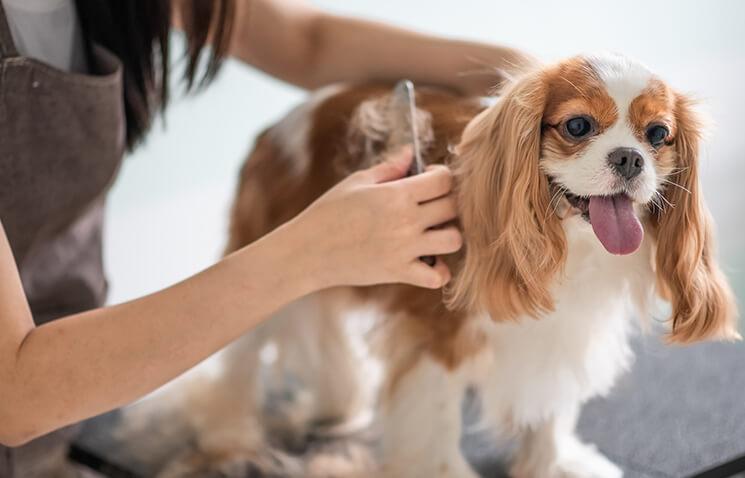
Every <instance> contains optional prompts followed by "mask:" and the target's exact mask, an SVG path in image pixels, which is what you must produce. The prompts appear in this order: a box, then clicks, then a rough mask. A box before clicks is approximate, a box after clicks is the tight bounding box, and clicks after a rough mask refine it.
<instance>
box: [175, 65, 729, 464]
mask: <svg viewBox="0 0 745 478" xmlns="http://www.w3.org/2000/svg"><path fill="white" fill-rule="evenodd" d="M391 90H392V89H391V88H390V87H386V86H379V85H342V86H333V87H327V88H325V89H322V90H319V91H318V92H316V93H314V94H312V95H311V97H310V99H309V100H308V101H307V102H305V103H304V104H302V105H300V106H299V107H297V108H296V109H295V110H293V111H292V112H290V113H289V115H288V116H287V117H285V118H284V119H282V120H281V121H280V122H279V123H278V124H276V125H275V126H273V127H271V128H269V129H268V130H266V131H265V132H264V133H263V134H261V136H260V137H259V138H258V140H257V142H256V144H255V148H254V150H253V152H252V153H251V154H250V156H249V158H248V160H247V162H246V164H245V166H244V168H243V171H242V174H241V178H240V186H239V191H238V195H237V198H236V201H235V204H234V208H233V216H232V225H231V229H230V244H229V247H228V250H229V251H231V250H234V249H237V248H239V247H241V246H243V245H245V244H248V243H250V242H252V241H255V240H256V239H258V238H259V237H261V236H262V235H264V234H266V233H267V232H269V231H270V230H272V229H273V228H275V227H277V226H278V225H280V224H282V223H283V222H285V221H287V220H289V219H290V218H292V217H293V216H295V215H296V214H298V213H299V212H300V211H302V210H303V209H304V208H305V207H306V206H308V205H309V204H310V203H311V202H312V201H313V200H314V199H316V198H317V197H318V196H319V195H321V194H322V193H323V192H324V191H326V190H327V189H329V188H330V187H331V186H333V185H334V184H335V183H337V182H338V181H339V180H340V179H342V178H343V177H344V176H345V175H346V174H349V173H350V172H351V171H353V170H356V169H360V168H363V167H367V166H370V165H371V164H373V163H375V162H376V161H380V160H381V158H383V157H384V156H385V154H384V153H385V152H386V151H387V150H388V149H389V148H388V146H389V144H388V142H389V139H390V136H391V131H390V130H389V128H388V124H387V122H386V121H385V116H384V114H385V109H386V105H387V103H388V101H389V100H390V97H391ZM417 106H418V109H417V112H416V121H417V122H418V123H419V126H420V127H419V128H418V129H419V132H420V135H421V137H420V141H421V143H422V145H424V153H425V154H424V157H425V160H426V161H427V162H428V163H444V164H447V165H448V166H449V167H450V168H451V169H452V170H453V171H454V179H455V192H456V194H457V198H458V207H459V219H458V226H459V227H460V228H461V229H462V231H463V237H464V247H463V249H462V250H461V251H460V252H459V253H457V254H453V255H451V256H448V257H444V260H445V261H446V262H447V263H448V265H449V266H450V268H451V270H452V271H453V279H452V280H451V282H450V283H449V284H448V286H447V287H446V288H445V289H444V290H442V291H440V290H426V289H420V288H416V287H412V286H407V285H385V286H375V287H366V288H338V289H331V290H326V291H321V292H318V293H316V294H312V295H310V296H307V297H304V298H302V299H300V300H298V301H297V302H295V303H293V304H290V305H289V306H287V307H286V308H285V309H283V310H281V311H280V312H278V313H277V314H276V317H274V318H273V319H272V320H269V321H267V322H266V323H265V324H263V325H261V326H260V327H259V328H258V329H256V330H254V331H252V332H250V333H249V334H247V335H246V336H245V337H243V338H242V339H241V340H239V341H238V342H237V343H235V344H234V345H232V346H231V347H230V348H229V349H228V350H227V351H226V353H225V357H224V359H225V367H226V368H225V370H224V372H223V375H222V378H221V379H220V383H221V384H222V385H221V386H209V387H206V388H203V389H202V391H201V398H200V399H199V400H196V401H194V402H193V403H194V404H196V405H194V406H193V407H192V408H191V409H190V410H189V414H191V415H192V416H193V417H199V418H198V419H197V420H196V421H197V422H199V423H200V424H201V425H200V426H199V434H200V443H201V445H200V446H202V448H203V450H204V451H206V452H208V453H209V454H211V456H213V457H222V458H225V457H229V456H231V454H232V455H236V456H238V455H243V456H247V457H250V456H252V452H251V450H250V449H251V448H252V447H256V446H260V444H261V443H262V442H264V441H265V440H271V439H272V437H273V436H277V435H282V436H285V437H287V436H292V435H293V434H295V436H303V434H304V433H306V432H307V430H308V427H309V426H312V425H314V424H318V423H325V424H329V423H337V424H339V423H350V422H351V423H353V422H354V420H355V419H356V417H359V416H360V414H361V413H363V412H364V411H365V410H369V409H373V410H374V414H373V416H374V417H375V422H376V424H377V428H376V429H377V430H378V431H379V433H380V435H379V438H380V440H379V443H380V445H379V450H378V453H377V460H376V464H375V466H374V467H373V468H372V469H371V471H370V472H369V473H368V474H365V473H357V474H354V473H352V475H345V474H344V473H343V472H338V473H337V472H335V471H332V470H331V469H330V468H326V469H325V470H323V469H322V470H319V471H317V472H310V471H307V470H306V471H305V473H307V474H306V475H305V476H360V475H365V476H384V477H397V478H416V477H427V478H429V477H454V478H468V477H476V476H478V475H477V474H476V472H475V471H474V470H473V469H472V468H471V466H470V465H469V463H468V462H467V460H466V459H465V458H464V455H463V454H462V452H461V448H460V439H461V433H462V423H461V406H462V403H463V399H464V393H465V391H466V390H467V389H468V388H469V387H473V388H475V390H477V392H478V396H479V398H480V403H481V408H482V413H481V421H482V422H483V423H484V425H485V426H487V427H489V429H491V430H494V432H495V433H496V434H498V435H499V436H503V437H510V438H511V439H512V440H513V441H514V442H515V443H517V444H518V446H517V450H516V452H515V455H514V458H513V461H512V464H511V467H510V472H511V475H512V476H513V477H515V478H520V477H525V478H528V477H536V478H552V477H557V478H558V477H582V478H589V477H598V478H599V477H603V478H606V477H608V478H610V477H620V476H621V475H622V472H621V470H620V469H619V468H618V467H616V466H615V465H614V464H613V463H611V462H610V461H609V460H608V459H606V458H605V457H604V456H603V455H602V454H601V453H599V452H598V451H597V450H596V449H595V448H594V447H593V446H592V445H588V444H584V443H582V442H581V441H580V439H579V438H578V437H577V435H576V433H575V430H574V429H575V423H576V421H577V417H578V414H579V412H580V408H581V406H582V404H583V403H585V402H586V401H587V400H589V399H591V398H593V397H597V396H602V395H605V394H607V393H608V392H609V391H610V390H611V388H612V386H613V383H614V382H615V381H616V379H617V378H618V377H619V375H620V374H622V373H623V372H624V371H626V370H627V369H628V368H629V366H630V364H631V361H632V352H631V349H630V347H629V335H630V333H631V332H632V331H633V329H634V324H635V320H634V318H635V317H645V316H647V315H648V314H649V309H650V307H651V305H652V303H653V301H654V298H655V296H657V297H660V298H662V299H664V300H666V301H668V302H669V304H670V311H669V333H668V334H667V336H666V340H667V341H669V342H670V343H678V344H689V343H692V342H695V341H699V340H704V339H709V338H723V339H734V338H737V337H738V335H737V332H736V328H735V319H736V315H737V311H736V306H735V302H734V299H733V295H732V292H731V290H730V287H729V285H728V284H727V281H726V279H725V276H724V275H723V274H722V272H721V270H720V268H719V265H718V264H717V258H716V255H715V250H714V239H713V234H712V219H711V217H710V215H709V212H708V211H707V208H706V206H705V204H704V199H703V197H702V194H701V190H700V187H699V183H698V170H699V161H698V149H699V142H700V140H701V137H702V128H703V125H702V120H701V118H700V117H699V115H698V114H697V112H696V109H695V104H694V102H693V101H692V100H691V99H690V98H688V97H686V96H684V95H682V94H680V93H678V92H677V91H675V90H673V89H672V88H670V87H669V86H667V85H666V84H665V83H664V82H663V81H662V80H661V79H660V78H659V77H657V76H655V75H654V74H652V73H650V71H649V70H648V69H647V68H645V67H644V66H642V65H641V64H639V63H638V62H636V61H634V60H631V59H629V58H626V57H624V56H620V55H612V54H600V55H585V56H578V57H575V58H571V59H568V60H565V61H561V62H558V63H555V64H550V65H543V66H541V67H539V68H535V69H533V70H531V71H526V72H524V73H523V74H521V75H520V76H519V77H516V78H515V79H514V80H513V81H511V82H510V84H509V85H507V86H506V87H505V88H503V90H502V92H501V94H500V95H499V97H498V98H495V99H493V100H492V101H491V102H485V100H484V99H483V98H472V97H463V96H458V95H456V94H453V93H451V92H447V91H443V90H438V89H435V88H427V87H424V86H421V85H420V86H418V91H417ZM308 253H309V254H312V253H313V251H312V245H309V247H308ZM362 306H364V307H367V310H371V311H373V313H374V315H375V320H376V322H375V325H374V326H373V327H372V329H371V330H370V332H369V333H368V334H366V335H365V339H366V343H369V344H371V345H370V349H371V350H372V351H374V352H375V354H374V355H376V356H377V357H378V358H379V360H380V363H381V364H382V367H381V369H382V373H381V376H382V382H381V383H380V386H379V387H378V388H377V389H376V391H375V395H374V397H375V398H374V399H370V393H369V390H368V388H369V387H367V385H368V384H369V382H371V381H372V379H371V378H370V377H371V375H370V374H369V372H367V371H366V369H365V368H364V367H361V365H360V361H359V357H358V355H359V354H358V353H357V349H356V348H355V347H354V341H355V340H357V339H359V337H357V339H355V337H354V334H353V333H350V331H349V330H348V327H347V324H348V321H347V318H346V315H347V313H346V312H348V311H349V310H352V309H354V308H357V307H362ZM266 344H270V347H269V346H267V345H266ZM260 355H264V356H266V355H269V356H271V357H270V359H271V360H269V362H271V366H268V367H267V366H262V365H261V364H262V363H263V362H262V360H261V357H260ZM264 358H265V359H266V357H264ZM264 362H266V360H265V361H264ZM267 369H268V370H269V372H267ZM288 377H289V378H291V380H289V381H290V382H294V383H295V384H296V385H297V384H299V385H297V387H296V388H297V390H300V391H298V392H297V393H285V394H282V393H276V392H277V390H282V389H283V387H285V388H286V387H288V385H287V382H288ZM288 397H289V398H288ZM283 400H289V401H292V402H294V403H295V405H298V404H302V406H299V407H297V410H300V411H299V412H296V413H294V414H292V413H290V414H286V413H281V412H278V410H279V409H281V403H282V401H283ZM371 404H372V405H371ZM257 424H258V426H259V428H260V429H261V431H260V432H257V431H256V425H257ZM252 428H253V430H251V429H252ZM298 430H300V431H298ZM327 464H328V463H327Z"/></svg>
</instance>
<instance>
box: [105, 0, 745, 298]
mask: <svg viewBox="0 0 745 478" xmlns="http://www.w3.org/2000/svg"><path fill="white" fill-rule="evenodd" d="M314 3H315V4H317V5H318V6H320V7H323V8H325V9H328V10H329V11H333V12H336V13H344V14H350V15H357V16H362V17H366V18H371V19H377V20H382V21H388V22H392V23H395V24H397V25H401V26H405V27H409V28H412V29H417V30H421V31H424V32H428V33H434V34H438V35H445V36H449V37H457V38H465V39H473V40H480V41H486V42H496V43H505V44H510V45H514V46H517V47H520V48H524V49H527V50H529V51H531V52H533V53H535V54H537V55H538V56H540V57H542V58H544V59H547V60H553V59H559V58H562V57H567V56H572V55H575V54H577V53H581V52H591V51H596V50H601V49H605V50H612V51H617V52H621V53H625V54H628V55H631V56H633V57H635V58H637V59H639V60H641V61H643V62H644V63H646V64H647V65H648V66H649V67H650V68H651V69H652V70H653V71H654V72H656V73H658V74H659V75H660V76H661V77H662V78H663V79H665V80H666V81H667V82H668V83H669V84H670V85H672V86H673V87H675V88H677V89H679V90H681V91H686V92H692V93H694V94H696V95H697V96H698V97H700V98H701V99H702V100H703V101H704V104H705V105H706V108H707V110H708V111H709V112H710V114H711V117H712V118H713V120H714V129H713V134H712V136H711V140H710V141H709V143H708V144H707V146H706V147H705V148H704V150H703V162H704V166H703V172H702V177H703V183H704V188H705V194H706V198H707V200H708V203H709V205H710V207H711V209H712V210H713V212H714V215H715V217H716V220H717V222H718V224H719V229H720V234H719V238H720V244H721V250H722V255H723V257H724V262H725V267H726V269H727V273H728V275H729V277H730V278H731V279H732V281H733V284H734V285H735V288H736V290H737V292H738V295H739V297H740V302H741V303H742V302H743V299H745V270H744V269H745V213H744V212H743V207H745V205H743V200H745V185H743V179H744V178H743V176H744V175H745V157H744V156H745V154H744V153H745V132H743V128H742V119H741V118H742V117H743V115H744V114H745V2H743V1H739V0H728V1H724V0H719V1H708V2H701V1H696V0H686V1H680V0H677V1H669V0H665V1H662V0H657V1H646V0H634V1H613V2H609V1H606V2H602V1H591V0H574V1H567V2H554V1H552V2H549V1H531V0H523V1H519V2H504V1H495V0H491V1H486V0H482V1H479V0H459V1H455V0H450V1H435V0H431V1H425V0H411V1H402V0H376V1H375V2H371V1H360V0H322V1H316V2H314ZM287 34H288V35H291V34H292V32H287ZM181 45H182V43H181V39H180V38H179V37H177V36H175V37H174V46H175V47H176V50H178V47H180V46H181ZM431 61H437V58H436V57H434V58H432V59H431ZM303 96H304V93H303V92H302V91H301V90H299V89H296V88H294V87H291V86H288V85H286V84H283V83H280V82H279V81H277V80H274V79H272V78H270V77H268V76H266V75H264V74H262V73H260V72H257V71H255V70H252V69H251V68H249V67H246V66H245V65H243V64H240V63H238V62H235V61H229V62H228V63H227V64H226V67H225V68H224V70H223V71H222V73H221V74H220V76H219V78H218V80H217V81H216V82H215V83H214V84H213V85H212V86H211V87H210V88H209V89H208V90H206V91H205V92H203V93H202V94H200V95H198V96H194V97H189V98H186V99H178V100H175V101H174V102H173V104H172V105H171V107H170V109H169V111H168V114H167V116H166V122H165V123H166V127H165V128H163V127H162V125H161V124H159V125H158V127H156V128H155V130H154V131H153V132H152V133H151V135H150V136H149V138H148V140H147V142H146V144H144V145H143V146H142V147H140V148H139V149H138V150H137V151H136V153H135V154H133V155H131V156H130V157H128V158H127V160H126V161H125V164H124V167H123V169H122V172H121V175H120V177H119V179H118V181H117V183H116V185H115V187H114V190H113V191H112V194H111V197H110V200H109V203H108V219H107V221H108V222H107V225H106V231H105V234H106V236H105V241H106V243H105V246H106V249H105V251H106V252H105V254H106V256H105V260H106V265H107V267H108V272H109V277H110V282H111V294H110V296H109V301H110V302H112V303H116V302H120V301H123V300H127V299H131V298H135V297H138V296H140V295H143V294H146V293H149V292H153V291H155V290H157V289H159V288H162V287H165V286H168V285H170V284H173V283H175V282H177V281H179V280H181V279H183V278H185V277H187V276H188V275H190V274H192V273H195V272H197V271H199V270H200V269H202V268H204V267H206V266H208V265H210V264H211V263H213V262H214V261H215V260H216V259H217V258H218V257H219V255H220V252H221V249H222V247H223V245H224V243H225V240H226V230H227V217H228V210H229V204H230V201H231V198H232V195H233V193H234V189H235V181H236V178H237V172H238V169H239V167H240V165H241V163H242V161H243V159H244V157H245V155H246V153H247V151H248V150H249V148H250V145H251V143H252V141H253V138H254V137H255V136H256V134H257V133H258V132H259V131H260V130H261V129H262V128H264V127H266V126H268V125H269V124H271V123H272V121H274V120H275V119H277V118H280V117H281V116H282V115H283V114H284V113H286V111H287V110H288V109H289V108H290V107H292V106H293V105H294V104H296V103H297V102H299V101H300V100H301V99H302V98H303ZM310 252H311V253H312V251H310Z"/></svg>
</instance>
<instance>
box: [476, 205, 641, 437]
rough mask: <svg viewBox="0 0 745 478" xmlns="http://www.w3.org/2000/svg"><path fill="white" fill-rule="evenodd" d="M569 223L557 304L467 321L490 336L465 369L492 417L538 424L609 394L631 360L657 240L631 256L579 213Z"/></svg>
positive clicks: (556, 290) (510, 423)
mask: <svg viewBox="0 0 745 478" xmlns="http://www.w3.org/2000/svg"><path fill="white" fill-rule="evenodd" d="M564 227H565V231H566V233H567V239H568V244H569V251H568V252H569V253H568V258H567V263H566V268H565V274H564V275H563V277H562V278H561V279H557V280H556V281H555V283H554V294H553V295H554V298H555V299H556V308H555V310H554V311H553V312H551V313H549V314H546V315H545V316H543V317H541V318H539V319H533V318H527V317H526V318H523V319H521V320H519V321H517V322H508V323H495V322H493V321H492V320H491V319H490V318H489V317H488V316H483V317H479V318H477V319H476V320H473V321H471V323H470V324H469V326H468V327H472V328H473V329H474V332H476V333H485V334H486V336H487V337H488V340H487V346H486V347H485V350H484V351H483V353H481V354H479V355H478V356H476V357H474V359H472V360H471V361H470V364H469V366H467V367H466V370H465V371H464V373H465V374H466V376H465V377H464V378H466V379H467V380H470V381H471V382H473V383H475V384H476V385H477V387H478V388H479V389H480V390H481V395H482V402H483V403H482V404H483V408H484V411H485V413H486V415H487V417H486V418H487V419H491V420H496V421H497V422H501V423H503V424H506V425H508V426H524V425H529V424H535V423H538V422H539V421H540V420H544V419H546V418H548V417H550V416H553V415H555V414H556V412H557V411H558V410H562V409H566V408H567V407H568V406H571V405H572V404H575V403H577V402H584V401H586V400H587V399H589V398H590V397H593V396H595V395H604V394H606V393H607V392H608V391H609V390H610V388H611V386H612V385H613V383H614V382H615V379H616V378H617V376H618V375H619V374H620V373H621V372H623V371H625V370H627V369H628V367H629V366H630V365H631V361H632V353H631V350H630V347H629V345H628V338H629V334H630V332H631V330H632V317H633V316H634V312H633V304H634V303H636V304H637V305H641V306H643V301H644V295H645V294H647V293H648V292H649V286H650V284H651V278H652V275H653V273H652V269H651V266H650V264H651V259H650V254H651V244H650V241H648V240H645V241H644V244H643V245H642V247H641V248H640V250H638V251H637V252H636V253H635V254H632V255H630V256H625V257H619V256H612V255H610V254H608V253H607V252H606V251H605V250H604V249H603V248H602V246H601V245H600V244H599V243H598V241H597V239H595V237H594V236H593V234H592V232H591V230H590V227H589V225H587V224H585V223H583V220H582V219H580V218H579V217H573V218H570V219H568V220H566V221H565V225H564ZM640 302H641V304H640Z"/></svg>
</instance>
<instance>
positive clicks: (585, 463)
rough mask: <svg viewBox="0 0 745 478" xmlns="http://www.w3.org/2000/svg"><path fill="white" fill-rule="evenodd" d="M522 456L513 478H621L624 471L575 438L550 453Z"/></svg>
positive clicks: (565, 441)
mask: <svg viewBox="0 0 745 478" xmlns="http://www.w3.org/2000/svg"><path fill="white" fill-rule="evenodd" d="M532 451H533V452H534V453H532V454H528V455H525V456H522V457H521V459H520V460H518V462H517V463H515V465H514V466H513V468H512V470H511V472H510V476H512V478H536V477H541V478H622V477H623V471H622V470H621V469H620V468H618V466H616V465H615V464H614V463H613V462H611V461H610V460H608V459H607V458H606V457H605V456H603V454H602V453H600V452H599V451H598V450H597V449H596V448H595V446H594V445H587V444H584V443H582V442H580V441H579V440H578V439H576V438H575V437H567V438H565V439H563V440H562V442H561V446H560V448H559V449H558V450H556V449H554V450H552V451H551V453H545V454H544V453H535V451H536V450H532Z"/></svg>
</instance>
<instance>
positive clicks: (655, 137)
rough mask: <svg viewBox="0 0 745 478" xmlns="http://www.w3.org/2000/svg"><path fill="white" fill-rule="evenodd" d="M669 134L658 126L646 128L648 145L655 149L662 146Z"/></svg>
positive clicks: (662, 127) (665, 129)
mask: <svg viewBox="0 0 745 478" xmlns="http://www.w3.org/2000/svg"><path fill="white" fill-rule="evenodd" d="M669 134H670V131H668V129H667V128H665V127H664V126H662V125H660V124H656V125H652V126H650V127H649V128H647V140H649V144H651V145H652V146H654V147H655V148H659V147H660V146H662V143H664V142H665V139H667V135H669Z"/></svg>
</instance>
